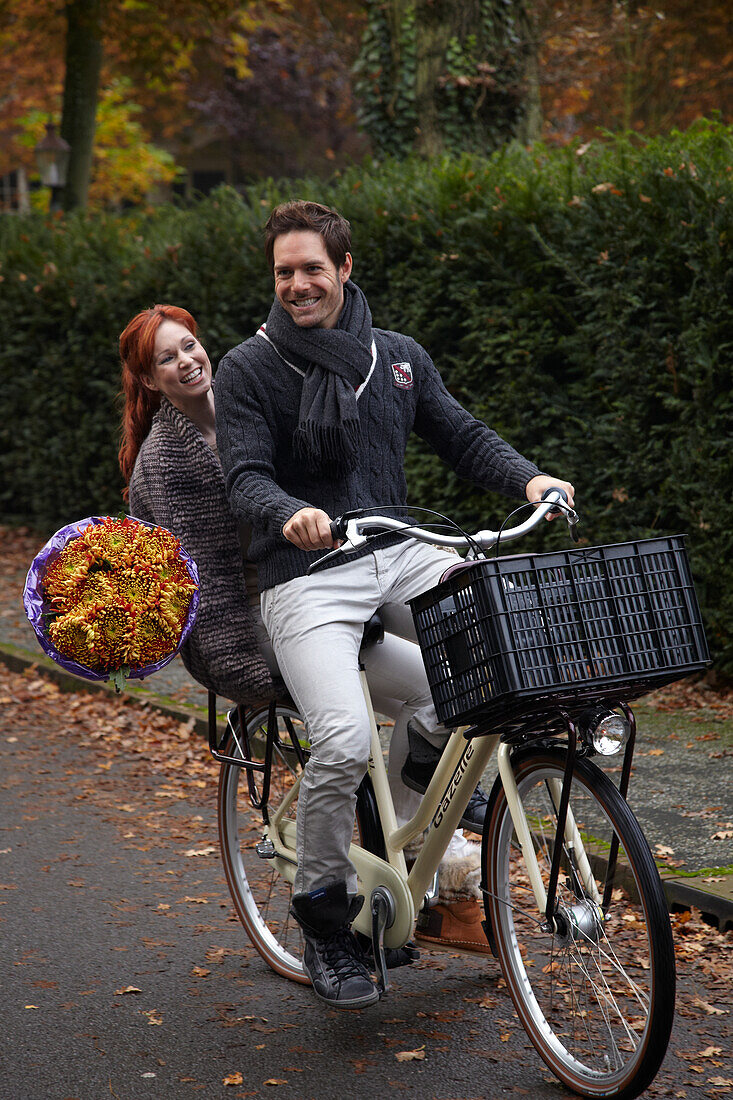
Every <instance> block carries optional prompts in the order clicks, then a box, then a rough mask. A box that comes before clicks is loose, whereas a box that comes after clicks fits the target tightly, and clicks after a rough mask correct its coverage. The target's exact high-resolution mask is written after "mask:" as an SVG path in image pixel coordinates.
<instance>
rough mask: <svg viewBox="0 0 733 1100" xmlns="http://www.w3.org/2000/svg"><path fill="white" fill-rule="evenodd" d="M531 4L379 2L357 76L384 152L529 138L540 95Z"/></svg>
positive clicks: (508, 0) (452, 149)
mask: <svg viewBox="0 0 733 1100" xmlns="http://www.w3.org/2000/svg"><path fill="white" fill-rule="evenodd" d="M526 25H527V23H526V13H525V10H524V4H523V0H472V2H470V3H467V4H461V5H456V4H453V3H450V2H449V0H386V2H385V0H370V2H369V4H368V19H367V26H366V30H365V32H364V37H363V41H362V49H361V54H360V57H359V60H358V62H357V65H356V66H355V71H356V92H357V96H358V97H359V100H360V103H361V106H360V110H359V118H360V122H361V124H362V126H363V127H364V129H365V130H366V132H367V134H368V135H369V138H370V139H371V141H372V144H373V146H374V148H375V150H376V151H377V152H378V153H379V154H383V155H384V154H387V155H397V156H400V155H404V154H406V153H408V152H411V151H413V150H416V151H417V152H422V153H426V154H429V155H434V154H436V153H444V152H446V153H461V152H466V151H469V152H489V151H491V150H493V149H495V148H497V147H498V146H499V145H500V144H501V143H502V142H504V141H506V140H507V138H511V137H515V136H517V135H518V134H519V131H520V130H521V126H522V122H523V120H524V118H525V115H526V113H527V100H528V98H529V97H530V96H531V94H532V91H531V89H530V88H528V86H527V81H526V78H525V73H526V58H527V52H528V50H529V48H530V47H529V45H528V36H527V35H526V33H525V27H526Z"/></svg>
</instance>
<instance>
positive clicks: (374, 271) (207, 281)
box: [0, 122, 733, 673]
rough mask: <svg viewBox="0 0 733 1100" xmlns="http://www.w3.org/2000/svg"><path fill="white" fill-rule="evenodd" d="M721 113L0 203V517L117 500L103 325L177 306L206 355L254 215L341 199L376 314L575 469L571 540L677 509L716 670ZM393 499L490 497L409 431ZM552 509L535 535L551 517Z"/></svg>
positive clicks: (52, 513)
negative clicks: (439, 155)
mask: <svg viewBox="0 0 733 1100" xmlns="http://www.w3.org/2000/svg"><path fill="white" fill-rule="evenodd" d="M731 165H733V130H732V129H731V128H730V127H725V126H723V125H722V124H719V123H715V122H708V123H700V124H699V125H697V126H695V127H693V128H692V129H691V130H689V131H687V132H686V133H683V134H680V133H673V134H672V135H670V136H667V137H665V138H659V139H655V140H653V141H649V142H647V143H645V144H644V143H642V142H641V141H640V140H639V139H638V138H635V137H633V136H632V137H616V138H610V137H609V138H608V139H607V140H605V141H604V142H597V143H594V144H593V145H591V147H590V148H587V149H585V150H583V149H580V148H574V149H563V150H548V149H544V148H541V149H534V150H532V151H527V150H525V149H522V148H519V147H514V146H510V147H507V148H506V149H505V150H503V151H502V152H500V153H498V154H496V155H494V156H493V157H492V158H491V159H489V160H482V159H477V158H464V159H461V160H449V161H446V162H444V163H441V164H437V165H425V164H423V163H420V162H416V161H408V162H402V163H399V162H383V163H374V164H370V165H367V166H365V167H364V166H363V167H361V168H353V169H351V170H349V171H347V172H345V173H344V174H342V175H340V176H339V177H337V178H336V179H335V180H333V181H331V182H330V183H329V184H323V183H322V182H318V181H305V182H299V183H290V184H279V185H276V184H273V183H272V182H268V183H265V184H261V185H258V186H254V187H252V188H251V189H250V190H249V191H248V192H247V193H246V194H245V195H244V196H243V197H240V196H238V195H236V194H235V193H234V192H232V191H229V190H226V189H222V190H220V191H217V192H216V193H215V194H214V195H212V196H210V197H209V198H208V199H206V200H204V201H202V202H201V203H200V204H198V205H197V206H195V207H194V208H189V209H177V208H174V207H164V208H160V209H157V210H155V211H153V212H149V213H146V214H131V215H127V216H125V217H122V218H112V217H100V218H94V219H84V218H83V217H72V218H68V219H64V218H62V217H58V218H54V219H51V220H50V221H49V220H43V219H41V218H39V217H28V218H14V217H5V218H0V262H1V265H2V266H0V277H1V278H2V280H3V281H2V283H0V330H1V331H2V333H3V335H2V341H1V343H0V364H1V370H0V374H1V377H2V380H3V381H2V388H1V389H0V433H1V437H2V443H1V445H0V516H2V517H3V518H4V519H5V520H6V521H7V520H11V521H12V520H22V521H23V522H26V523H28V522H30V523H32V524H34V525H36V526H42V527H53V526H55V525H58V524H60V523H62V522H68V521H69V520H70V519H72V518H75V517H81V516H82V515H85V514H88V513H90V512H94V511H106V510H116V509H117V507H118V506H119V502H120V496H119V493H120V480H119V475H118V472H117V467H116V459H115V456H116V446H117V420H118V412H117V409H116V394H117V390H118V362H117V350H116V349H117V344H116V341H117V335H118V334H119V332H120V330H121V329H122V327H123V326H124V324H125V323H126V321H127V320H128V319H129V318H130V317H131V316H132V314H133V313H135V312H136V311H137V310H138V309H140V308H142V307H144V306H147V305H150V304H152V303H153V302H155V301H166V300H168V301H173V302H176V303H178V304H181V305H185V306H187V307H188V308H189V309H191V311H192V312H193V313H194V314H195V315H196V316H197V318H198V319H199V321H200V323H201V325H202V328H203V332H204V336H205V340H206V343H207V346H208V348H209V351H210V353H211V357H212V360H213V361H214V362H216V361H217V360H218V359H219V358H220V357H221V355H222V354H223V353H224V352H225V351H226V350H227V349H228V348H229V347H230V346H232V345H233V344H234V343H236V342H237V341H239V340H240V339H242V338H244V337H245V336H247V335H249V334H250V333H252V332H253V331H254V329H255V328H256V326H257V324H259V322H260V321H261V320H262V319H263V317H264V316H265V314H266V311H267V309H268V306H269V302H270V300H271V293H272V291H271V281H270V277H269V274H268V272H267V270H266V269H265V265H264V261H263V259H262V252H261V244H260V235H261V226H262V224H263V222H264V220H265V218H266V216H267V213H268V212H269V209H270V208H271V206H272V205H273V204H274V203H275V202H277V201H279V200H281V199H283V198H288V197H295V196H298V197H307V198H318V199H320V200H322V201H325V202H328V203H331V204H333V205H335V206H336V207H338V208H339V209H340V210H341V211H342V212H343V213H344V214H345V215H346V216H347V217H348V218H349V219H350V220H351V222H352V225H353V229H354V255H355V278H356V280H357V281H358V282H359V283H360V285H361V286H362V287H363V288H364V290H365V291H366V292H367V294H368V296H369V300H370V303H371V307H372V312H373V314H374V319H375V323H377V324H379V325H380V326H382V327H393V328H398V329H402V330H404V331H407V332H409V333H411V334H412V335H414V336H415V337H416V338H417V339H419V340H420V341H421V342H422V343H423V344H424V345H425V346H426V347H427V348H428V349H429V350H430V352H431V354H432V355H433V357H434V358H435V360H436V362H437V363H438V365H439V367H440V369H441V372H442V374H443V376H444V378H445V379H446V382H447V384H448V386H449V387H450V389H451V390H452V392H453V393H455V394H456V396H457V397H458V398H459V399H460V400H461V401H463V402H464V403H465V404H466V405H467V406H469V407H470V408H472V409H473V410H474V411H475V412H476V413H477V414H478V415H479V416H482V417H483V418H484V419H486V420H487V421H488V422H489V423H490V424H491V425H492V426H494V427H495V428H496V429H497V430H498V431H499V432H501V433H502V434H504V435H505V436H507V437H508V438H509V439H510V440H511V441H512V442H514V443H515V445H516V446H517V447H518V448H519V449H520V450H521V451H523V452H524V453H525V454H527V455H529V456H531V457H533V458H535V459H536V460H537V461H538V462H539V463H540V465H541V466H542V467H543V468H545V469H547V470H549V471H550V472H557V473H558V474H562V475H564V476H567V477H569V478H570V479H572V480H573V481H574V483H575V485H576V487H577V490H578V501H579V506H580V507H581V508H582V513H583V533H584V535H585V537H586V538H587V539H588V540H589V541H590V542H593V543H595V542H605V541H612V540H621V539H627V538H639V537H645V536H648V535H652V534H654V533H669V532H678V531H686V532H688V534H689V548H690V553H691V557H692V560H693V567H694V570H695V575H696V581H697V585H698V591H699V595H700V598H701V603H702V604H703V607H704V613H705V618H706V623H707V627H708V631H709V636H710V639H711V642H712V644H713V647H714V649H715V652H716V655H717V657H718V667H719V668H721V669H725V670H727V671H728V672H729V673H730V672H733V564H732V563H733V503H732V501H731V474H732V473H733V462H732V460H731V436H732V434H733V433H732V430H731V428H732V425H731V412H732V411H733V395H732V386H731V363H732V361H733V264H732V263H731V240H732V238H733V224H732V222H733V210H732V206H733V186H732V178H731V177H732V176H733V171H732V168H731ZM409 475H410V483H411V494H412V499H413V501H414V502H415V503H417V502H418V501H419V502H420V503H425V504H431V505H433V506H434V507H437V508H439V509H441V510H443V511H447V512H450V513H451V514H453V515H454V516H456V518H458V519H459V520H461V521H463V522H465V523H466V524H468V525H471V524H478V523H479V522H480V523H486V524H493V523H494V522H496V521H497V520H498V519H499V518H500V517H501V516H502V514H503V511H504V509H505V504H504V502H503V501H501V500H499V499H497V498H484V497H483V495H482V494H481V493H480V492H479V491H478V490H475V489H474V488H472V487H470V486H466V485H465V484H463V485H461V486H458V484H457V482H456V479H455V478H454V476H453V475H452V474H451V473H450V472H448V473H446V471H445V469H444V468H443V467H441V466H440V464H439V463H437V461H436V460H434V459H433V458H432V457H431V456H430V455H429V454H428V453H427V451H426V450H425V449H424V448H423V447H422V446H421V445H420V444H419V442H417V443H416V445H415V446H414V447H413V448H412V450H411V453H410V456H409ZM559 526H560V525H559V524H555V525H553V528H554V530H553V529H549V530H548V531H547V532H546V533H544V535H543V539H544V543H543V545H545V546H550V545H553V544H555V543H556V542H557V540H558V539H559V538H560V537H561V534H560V532H559V530H558V528H559Z"/></svg>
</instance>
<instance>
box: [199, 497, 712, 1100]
mask: <svg viewBox="0 0 733 1100" xmlns="http://www.w3.org/2000/svg"><path fill="white" fill-rule="evenodd" d="M563 498H564V494H562V491H561V490H552V491H550V493H549V495H548V494H546V499H545V501H544V503H543V504H541V505H540V506H539V507H538V508H537V509H536V510H535V511H534V514H533V515H532V516H531V517H530V519H528V520H527V521H525V522H524V523H522V524H520V525H519V526H517V527H514V528H512V529H509V530H505V531H504V530H503V531H502V532H501V534H499V533H498V532H492V531H482V532H479V533H477V534H476V535H473V536H467V535H464V534H461V535H446V534H437V535H436V533H435V532H434V531H429V530H425V529H424V528H418V527H416V526H414V525H411V524H407V523H405V522H403V521H400V520H396V519H394V518H391V517H388V516H375V515H364V514H360V513H349V514H348V515H347V516H345V517H341V519H340V520H338V521H335V523H334V535H335V537H338V538H341V539H344V540H345V541H344V543H343V545H342V547H341V548H340V549H339V550H338V551H334V553H348V552H353V550H355V549H358V548H359V547H360V546H363V545H364V543H365V541H366V540H368V539H369V538H370V537H371V535H372V533H374V532H375V531H385V530H391V531H394V530H400V531H403V532H404V534H405V536H406V537H407V536H409V537H411V538H416V539H420V540H422V541H425V542H430V543H433V544H438V545H444V546H453V547H463V548H467V547H471V548H473V552H474V553H476V552H477V550H478V549H480V550H481V551H486V550H487V549H489V548H491V547H492V546H495V545H496V543H497V541H498V539H499V537H500V538H501V542H502V543H503V542H505V541H508V540H510V539H517V538H519V537H521V536H522V535H524V534H526V533H527V532H529V531H530V530H531V529H533V528H534V527H535V526H536V525H537V524H538V523H539V522H540V521H541V520H542V519H543V518H544V516H545V515H546V514H547V512H548V511H549V510H550V509H551V508H560V509H561V510H564V511H565V513H566V515H567V518H568V520H569V522H570V523H572V524H573V525H574V523H575V521H576V520H577V516H576V515H575V513H574V512H573V511H572V510H571V509H569V508H568V507H567V505H566V504H565V503H564V499H563ZM411 607H412V611H413V615H414V618H415V624H416V629H417V633H418V639H419V642H420V646H421V650H422V653H423V658H424V660H425V666H426V670H427V673H428V679H429V681H430V686H431V691H432V693H433V698H434V702H435V705H436V709H437V711H438V716H439V718H440V719H441V721H443V722H445V724H446V725H448V726H451V727H457V728H455V729H454V731H453V733H452V735H451V737H450V740H449V741H448V744H447V746H446V748H445V751H444V752H443V754H442V756H441V758H440V761H439V763H438V766H437V769H436V771H435V773H434V775H433V778H432V780H431V781H430V784H429V786H428V787H427V789H426V791H425V792H424V794H423V797H422V800H421V803H420V806H419V808H418V811H417V813H416V814H415V816H414V818H413V819H412V820H411V821H410V822H408V823H407V824H406V825H404V826H402V827H400V828H398V826H397V821H396V818H395V812H394V807H393V804H392V800H391V796H390V791H389V786H388V782H387V774H386V768H385V763H384V756H383V752H382V747H381V744H380V740H379V730H378V726H377V722H376V720H375V718H374V713H373V709H372V707H371V703H370V698H369V692H368V688H367V684H366V677H365V675H364V673H363V672H362V685H363V690H364V693H365V697H366V700H367V704H368V707H369V712H370V714H371V723H372V752H371V758H370V761H369V768H368V772H367V775H366V776H365V777H364V780H363V782H362V784H361V786H360V788H359V791H358V794H357V812H356V823H355V830H354V840H353V843H352V846H351V849H350V853H349V855H350V858H351V860H352V862H353V864H354V866H355V867H356V870H357V875H358V881H359V890H360V892H361V893H362V894H363V895H364V898H365V901H366V904H365V905H364V907H363V909H362V911H361V913H360V915H359V916H358V917H357V919H356V921H355V924H354V929H355V930H356V931H358V932H361V933H363V934H364V935H366V936H368V937H369V938H370V939H371V941H372V949H373V956H374V959H375V963H376V971H377V975H378V984H379V986H380V989H382V990H384V989H386V988H387V986H388V978H387V970H386V966H385V956H384V949H385V947H386V948H399V947H401V946H403V945H404V944H405V943H407V941H408V940H410V938H411V937H412V935H413V930H414V926H415V919H416V916H417V913H418V911H419V910H420V908H421V907H422V906H423V905H429V904H430V903H431V901H432V900H434V899H435V898H436V896H437V886H436V874H437V868H438V865H439V863H440V860H441V858H442V856H443V854H444V853H445V851H446V848H447V846H448V843H449V841H450V838H451V836H452V835H453V833H454V831H455V829H456V828H457V827H458V823H459V821H460V819H461V817H462V815H463V812H464V810H465V808H466V805H467V804H468V800H469V798H470V796H471V794H472V792H473V791H474V789H475V787H476V784H477V783H478V782H479V780H480V779H481V777H482V776H483V775H484V772H485V771H486V769H487V766H488V765H489V762H490V761H491V759H492V756H493V755H494V753H496V764H497V767H498V774H497V776H496V780H495V782H494V786H493V789H492V791H491V796H490V801H489V808H488V811H487V816H486V822H485V826H484V832H483V838H482V891H483V900H484V909H485V915H486V920H485V923H484V927H485V931H486V935H487V938H488V940H489V944H490V947H491V950H492V952H493V953H494V955H495V956H496V958H497V959H498V961H499V963H500V965H501V968H502V971H503V974H504V977H505V979H506V983H507V986H508V988H509V991H510V994H511V997H512V999H513V1002H514V1005H515V1008H516V1011H517V1013H518V1015H519V1018H520V1020H521V1022H522V1024H523V1026H524V1028H525V1029H526V1031H527V1034H528V1035H529V1037H530V1039H531V1040H532V1042H533V1044H534V1046H535V1047H536V1049H537V1051H538V1052H539V1054H540V1055H541V1057H542V1058H543V1059H544V1061H545V1062H546V1064H547V1065H548V1066H549V1068H550V1069H551V1070H552V1072H553V1073H554V1074H555V1075H556V1076H557V1077H558V1078H559V1079H560V1080H561V1081H562V1082H563V1083H564V1084H565V1085H567V1086H568V1087H569V1088H571V1089H573V1090H574V1091H576V1092H578V1093H579V1094H581V1095H583V1096H588V1097H615V1098H623V1097H633V1096H638V1095H639V1093H640V1092H642V1091H643V1090H644V1089H645V1088H646V1087H647V1086H648V1085H649V1083H650V1082H651V1081H652V1080H653V1078H654V1076H655V1074H656V1072H657V1070H658V1069H659V1067H660V1065H661V1062H662V1060H663V1058H664V1055H665V1052H666V1049H667V1044H668V1041H669V1036H670V1032H671V1027H672V1020H673V1014H674V997H675V963H674V950H673V943H672V935H671V929H670V923H669V917H668V913H667V906H666V904H665V897H664V892H663V889H662V885H661V882H660V879H659V875H658V872H657V868H656V865H655V863H654V859H653V857H652V855H651V853H650V851H649V847H648V845H647V843H646V841H645V839H644V835H643V833H642V830H641V828H640V826H639V824H638V822H637V821H636V819H635V817H634V816H633V814H632V812H631V810H630V809H629V807H628V805H627V803H626V800H625V796H626V792H627V787H628V782H629V776H630V771H631V761H632V755H633V748H634V742H635V736H636V728H635V722H634V716H633V713H632V711H631V709H630V708H629V706H628V699H630V698H634V697H636V696H638V695H641V694H643V693H644V692H646V691H648V690H650V689H651V688H652V687H654V686H658V685H660V684H662V683H668V682H670V681H671V680H674V679H677V678H679V677H680V676H682V675H685V674H686V673H689V672H692V671H694V670H695V669H699V668H703V667H705V665H706V664H707V649H706V645H705V638H704V634H703V631H702V627H701V625H700V617H699V610H698V609H697V602H696V599H695V594H694V588H693V586H692V581H691V577H690V572H689V567H688V564H687V560H686V555H685V550H684V545H683V541H682V538H681V537H676V538H660V539H651V540H644V541H640V542H635V543H624V544H620V545H618V546H608V547H594V548H582V549H573V550H570V551H559V552H556V553H552V554H536V555H521V556H514V557H508V558H477V560H474V561H472V562H470V563H469V562H465V563H461V564H458V565H457V566H454V567H452V568H451V569H449V570H448V571H447V574H446V575H444V578H443V580H442V581H441V583H440V584H439V585H438V586H437V587H436V588H434V589H432V590H430V591H429V592H427V593H425V594H424V595H422V596H420V597H419V598H418V599H416V600H413V601H411ZM366 644H375V643H374V641H373V640H372V641H371V642H370V641H369V640H368V639H367V642H366ZM459 723H460V725H459ZM210 740H211V747H212V751H213V752H214V755H215V756H216V757H217V759H219V760H220V761H221V762H222V769H221V775H220V782H219V831H220V839H221V849H222V855H223V860H224V867H225V870H226V875H227V880H228V883H229V887H230V890H231V893H232V898H233V900H234V904H235V906H236V909H237V913H238V914H239V917H240V919H241V921H242V924H243V925H244V927H245V929H246V931H247V933H248V935H249V936H250V938H251V940H252V942H253V944H254V946H255V947H256V948H257V950H258V951H259V952H260V954H261V955H262V957H263V958H264V959H265V960H266V961H267V962H268V964H269V965H270V966H271V967H272V968H273V969H274V970H275V971H276V972H277V973H278V974H281V975H283V976H284V977H286V978H290V979H292V980H294V981H298V982H307V981H308V979H307V977H306V976H305V974H304V972H303V969H302V965H301V961H300V960H301V953H302V938H301V933H300V929H299V927H298V925H297V924H296V923H295V921H294V920H293V918H292V917H291V916H290V912H289V907H290V898H291V894H292V882H293V878H294V873H295V868H296V855H295V810H296V806H297V799H298V788H299V784H300V777H301V774H302V770H303V767H304V766H305V763H306V761H307V755H308V737H307V733H306V730H305V727H304V725H303V723H302V721H301V719H300V717H299V716H298V714H297V712H296V711H295V710H294V709H293V708H292V707H288V706H286V705H284V704H281V703H277V702H273V703H272V704H271V706H270V707H269V708H266V709H263V710H262V711H260V712H259V713H256V714H246V715H245V714H242V713H239V712H237V711H233V712H232V713H231V714H230V716H229V723H228V729H227V734H226V737H225V738H224V739H223V741H222V742H221V743H220V744H217V742H216V735H215V734H214V733H212V734H211V738H210ZM622 749H623V750H624V759H623V767H622V772H621V780H620V784H619V788H618V789H617V788H616V787H615V786H614V784H613V783H612V782H611V780H610V779H609V778H608V777H607V776H606V775H605V774H604V773H603V772H602V771H601V769H600V768H599V767H598V766H597V765H596V764H595V763H594V762H593V760H592V759H591V757H592V756H593V755H594V754H599V755H601V756H607V755H610V754H612V753H614V752H618V751H620V750H622ZM420 836H423V837H424V842H423V846H422V849H421V851H420V854H419V855H418V857H417V859H416V860H415V862H414V864H413V865H412V867H411V868H410V870H409V872H408V870H407V867H406V863H405V857H404V848H405V846H406V845H407V844H408V843H410V841H413V840H414V839H415V838H418V837H420Z"/></svg>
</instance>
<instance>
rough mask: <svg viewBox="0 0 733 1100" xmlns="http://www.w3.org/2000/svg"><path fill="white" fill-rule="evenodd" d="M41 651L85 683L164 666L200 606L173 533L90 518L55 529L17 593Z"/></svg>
mask: <svg viewBox="0 0 733 1100" xmlns="http://www.w3.org/2000/svg"><path fill="white" fill-rule="evenodd" d="M23 603H24V606H25V610H26V614H27V615H28V618H29V619H30V622H31V625H32V626H33V629H34V630H35V632H36V635H37V637H38V640H39V642H40V644H41V646H42V648H43V649H44V650H45V651H46V653H48V654H49V656H51V657H53V659H54V660H55V661H57V662H58V663H59V664H60V665H62V666H63V667H64V668H66V669H68V670H69V671H71V672H75V673H76V674H77V675H80V676H85V677H86V678H87V679H90V680H108V679H112V681H113V682H114V683H115V686H116V687H117V688H118V689H119V688H120V687H121V685H122V683H123V682H124V680H125V678H126V677H128V676H129V677H132V678H135V679H142V677H143V676H148V675H149V674H150V673H151V672H155V671H157V670H158V669H160V668H162V667H163V665H165V664H167V663H168V661H170V660H171V659H172V658H173V657H174V656H175V654H176V653H177V652H178V650H179V649H180V648H181V645H182V644H183V642H184V641H185V639H186V637H187V635H188V633H189V631H190V630H191V627H192V626H193V623H194V619H195V618H196V611H197V608H198V572H197V570H196V565H195V563H194V562H193V560H192V559H191V558H190V557H189V556H188V554H186V552H185V551H184V549H183V547H182V546H181V544H180V542H179V541H178V539H177V538H175V536H174V535H172V534H171V533H170V532H169V531H166V530H165V529H164V528H162V527H154V526H152V525H151V524H148V523H144V522H142V521H141V520H138V519H132V518H130V517H128V516H121V517H112V516H90V517H89V518H87V519H84V520H81V521H80V522H79V523H74V524H70V525H69V526H67V527H62V528H61V530H60V531H57V532H56V534H55V535H54V536H53V538H51V539H49V541H48V542H47V543H46V545H45V546H44V547H43V549H42V550H41V551H40V553H39V554H37V555H36V557H35V559H34V561H33V564H32V565H31V567H30V569H29V571H28V576H27V577H26V582H25V589H24V592H23Z"/></svg>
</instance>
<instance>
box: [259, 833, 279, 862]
mask: <svg viewBox="0 0 733 1100" xmlns="http://www.w3.org/2000/svg"><path fill="white" fill-rule="evenodd" d="M255 852H256V853H257V855H258V856H259V857H260V859H274V858H275V856H276V854H277V853H276V852H275V845H274V844H273V843H272V841H271V840H270V839H269V837H263V838H262V840H260V841H258V842H257V844H255Z"/></svg>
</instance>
